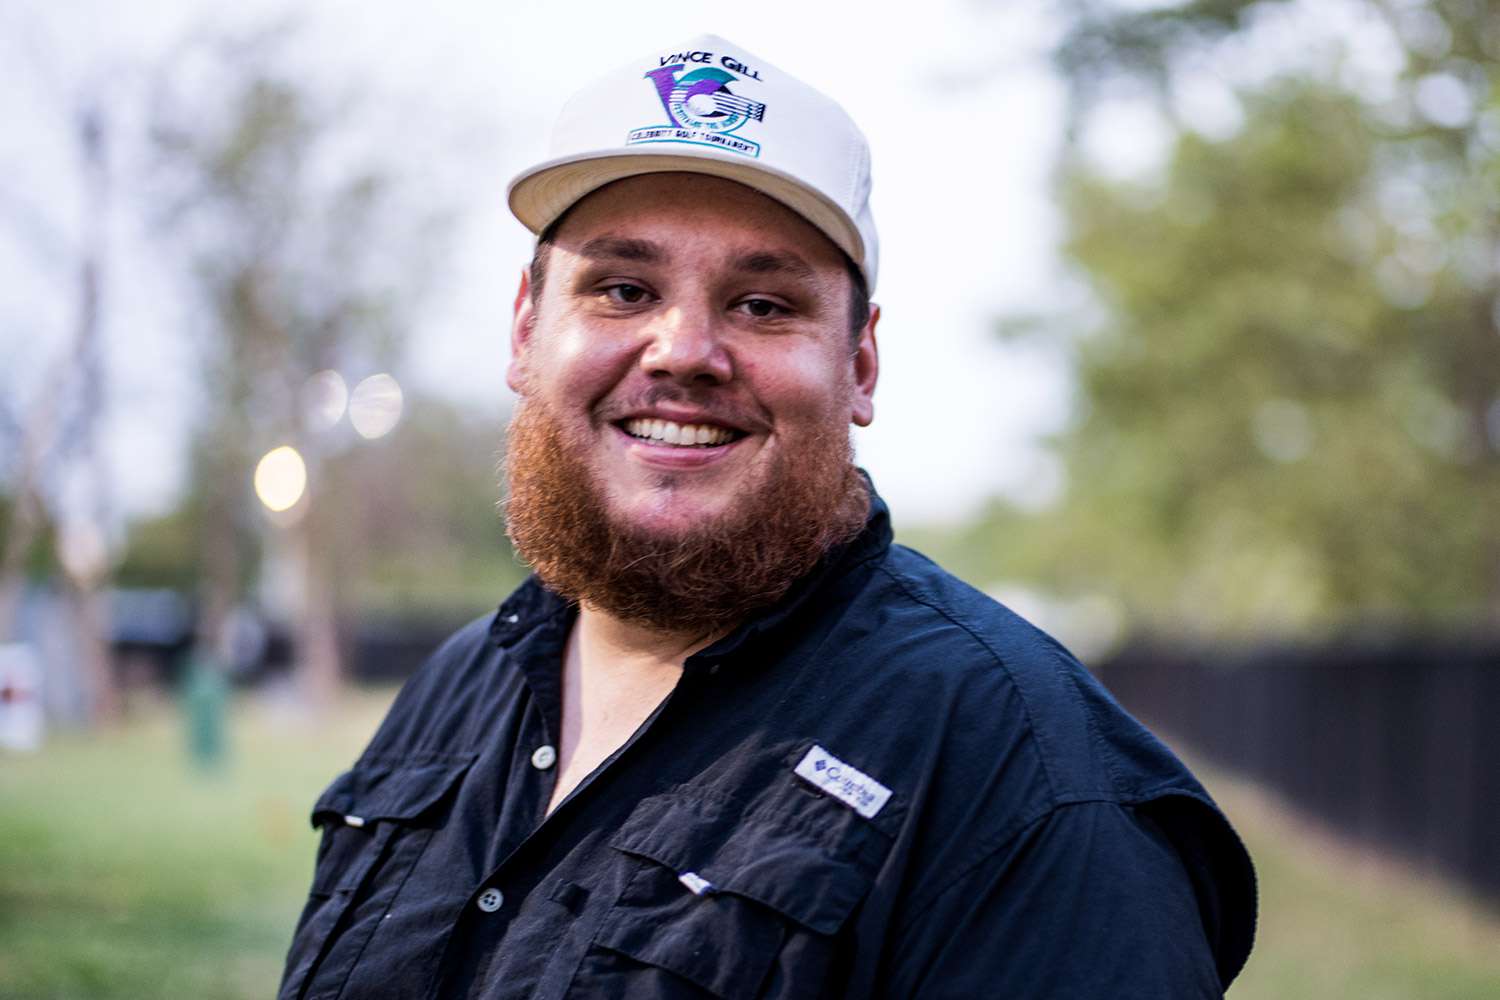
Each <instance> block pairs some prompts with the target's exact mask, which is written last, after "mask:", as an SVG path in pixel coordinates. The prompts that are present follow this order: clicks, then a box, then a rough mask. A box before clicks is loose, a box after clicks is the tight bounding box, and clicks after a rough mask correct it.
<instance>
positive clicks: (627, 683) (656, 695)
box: [547, 604, 724, 812]
mask: <svg viewBox="0 0 1500 1000" xmlns="http://www.w3.org/2000/svg"><path fill="white" fill-rule="evenodd" d="M723 634H724V633H723V632H713V633H707V634H696V635H695V634H686V633H678V632H661V631H657V630H655V629H649V628H643V627H642V626H639V625H634V624H631V623H629V622H623V621H621V620H620V619H618V618H615V617H613V616H611V615H609V614H606V613H605V612H603V611H600V610H599V609H597V608H591V607H589V606H588V605H587V604H584V605H582V606H580V607H579V609H578V620H577V621H576V622H575V623H574V625H573V632H572V634H571V635H569V636H568V642H567V646H566V648H565V650H564V653H563V663H562V674H563V676H562V682H563V683H562V688H563V692H562V732H561V733H560V734H559V737H560V738H559V743H558V776H557V783H556V785H555V786H554V789H553V793H552V798H551V801H550V802H549V803H548V806H547V809H548V811H549V812H550V811H551V810H553V809H555V808H557V804H558V803H559V802H561V801H562V800H563V799H564V798H565V797H566V796H567V795H568V793H569V792H571V791H572V790H573V789H574V788H575V787H577V785H578V783H579V782H581V781H582V780H583V779H584V778H585V777H586V776H587V775H588V774H589V773H590V772H592V771H593V770H594V769H595V768H596V767H598V765H599V764H600V763H601V762H602V761H604V759H605V758H607V757H608V756H609V755H610V754H612V753H614V752H615V750H617V749H618V748H619V747H620V746H621V745H622V744H624V743H625V741H626V740H628V739H629V738H630V735H631V734H632V733H634V732H635V731H636V729H638V728H640V725H641V723H643V722H645V721H646V719H647V718H648V717H649V716H650V715H651V713H652V712H654V711H655V710H656V708H657V706H658V705H660V704H661V703H662V700H663V699H664V698H666V697H667V695H669V694H671V693H672V689H673V688H674V687H676V686H677V681H678V680H679V679H680V678H681V677H682V666H683V663H684V661H686V660H687V658H688V657H689V656H691V655H693V654H694V653H696V652H697V651H698V650H700V649H702V648H703V647H705V646H707V645H708V644H709V643H710V642H713V641H714V640H715V639H717V638H719V636H720V635H723Z"/></svg>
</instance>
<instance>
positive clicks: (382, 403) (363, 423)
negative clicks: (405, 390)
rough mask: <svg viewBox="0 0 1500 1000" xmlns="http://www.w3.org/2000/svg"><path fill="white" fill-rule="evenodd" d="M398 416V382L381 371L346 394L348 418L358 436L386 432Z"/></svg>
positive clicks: (376, 436)
mask: <svg viewBox="0 0 1500 1000" xmlns="http://www.w3.org/2000/svg"><path fill="white" fill-rule="evenodd" d="M400 419H401V386H400V385H399V384H397V382H396V380H395V379H394V378H392V377H391V376H390V375H387V374H385V373H384V372H382V373H380V374H379V375H371V376H370V377H369V378H367V379H365V380H364V381H362V382H360V383H359V385H357V386H355V387H354V393H353V394H352V395H351V396H350V398H349V422H350V423H351V424H353V425H354V429H355V430H356V431H357V432H358V433H359V435H360V437H364V438H369V439H370V440H372V441H373V440H374V439H375V438H378V437H384V436H385V435H386V434H389V433H390V432H391V430H392V428H394V427H395V426H396V424H397V422H398V421H400Z"/></svg>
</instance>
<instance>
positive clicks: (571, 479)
mask: <svg viewBox="0 0 1500 1000" xmlns="http://www.w3.org/2000/svg"><path fill="white" fill-rule="evenodd" d="M839 430H840V431H841V433H835V432H832V431H828V432H820V433H818V434H816V435H813V436H811V437H809V438H808V439H806V440H804V441H801V442H799V445H798V447H797V448H796V449H782V453H781V454H780V455H779V456H778V458H777V460H776V466H775V468H774V469H773V470H772V474H771V475H770V477H769V478H768V479H767V480H766V481H765V483H764V485H763V486H762V487H761V488H760V489H759V490H758V491H756V492H754V493H747V494H745V495H743V496H741V498H740V500H739V502H738V503H737V504H736V505H735V506H734V508H733V509H731V510H730V511H728V512H726V513H725V514H724V515H723V516H721V517H719V518H716V519H715V520H714V521H712V522H710V523H707V524H704V525H702V526H700V527H698V528H695V529H694V530H693V531H691V532H689V533H684V534H682V535H680V536H676V537H671V538H663V537H660V536H652V535H649V534H647V533H645V532H642V531H640V530H637V529H634V528H632V527H631V526H630V525H622V524H616V523H614V522H613V521H612V520H611V518H610V514H609V510H608V506H607V503H606V501H605V497H604V493H603V491H602V490H601V489H600V487H599V485H598V484H597V483H595V482H594V481H593V478H592V476H591V475H590V473H589V471H588V469H587V468H586V467H585V466H584V464H583V463H582V462H581V461H579V460H578V458H577V456H576V454H575V453H574V451H573V450H572V449H570V448H569V447H568V444H567V441H566V440H565V439H564V435H563V432H562V429H561V427H560V426H559V424H558V422H557V421H556V420H555V419H554V418H553V417H552V415H551V414H550V413H548V412H547V411H546V410H545V408H544V407H542V406H541V405H539V404H536V403H532V402H528V401H526V400H524V399H523V400H522V401H521V402H520V403H519V404H518V405H517V408H516V413H515V417H514V418H513V419H512V420H511V426H510V437H509V444H508V448H507V459H506V465H507V471H508V477H509V497H508V499H507V502H506V527H507V529H508V530H509V532H510V537H511V540H512V541H513V542H514V543H515V545H516V549H517V551H519V552H520V554H521V556H522V558H524V559H525V560H526V561H527V562H529V563H530V564H531V566H532V568H533V569H534V570H535V571H536V574H537V576H538V577H539V578H540V579H541V581H542V583H544V584H545V585H546V586H547V587H548V588H549V589H551V590H553V591H555V592H557V593H558V594H560V595H562V596H563V597H565V598H567V599H568V600H571V601H580V602H583V603H585V604H588V605H589V606H590V607H593V608H597V609H599V610H601V611H604V612H606V613H608V614H610V615H612V616H613V617H615V618H618V619H620V620H622V621H626V622H630V623H632V624H636V625H642V626H645V627H647V628H651V629H655V630H658V631H662V632H674V633H684V634H693V635H708V634H712V633H717V632H722V631H725V630H727V629H729V628H731V627H733V626H734V625H736V624H738V623H739V622H741V621H743V620H744V619H745V618H746V617H747V616H748V615H749V614H750V613H751V612H753V611H756V610H758V609H760V608H763V607H766V606H768V605H771V604H774V603H775V602H776V601H777V600H779V599H780V598H781V596H782V595H783V594H785V593H786V592H787V590H788V589H789V588H790V587H791V585H792V584H793V583H794V582H796V580H797V579H798V578H799V577H801V576H802V575H804V574H805V573H807V572H808V571H810V570H811V569H812V568H813V567H814V566H816V565H817V563H818V560H820V559H821V558H822V557H823V556H824V555H825V554H826V553H827V552H828V551H829V550H830V549H832V548H834V547H835V546H838V545H841V544H843V543H845V542H848V541H850V540H851V539H853V538H854V536H855V535H857V534H859V531H860V529H861V528H862V527H863V526H864V522H865V517H866V515H867V513H868V510H869V503H870V497H869V490H868V488H867V487H866V485H865V480H864V477H862V476H861V475H860V474H859V473H858V471H856V469H855V467H854V461H853V451H852V449H851V447H850V444H849V434H848V430H847V428H840V429H839ZM793 450H795V451H796V459H795V464H794V463H793V461H792V459H791V457H790V455H789V454H788V453H789V452H791V451H793Z"/></svg>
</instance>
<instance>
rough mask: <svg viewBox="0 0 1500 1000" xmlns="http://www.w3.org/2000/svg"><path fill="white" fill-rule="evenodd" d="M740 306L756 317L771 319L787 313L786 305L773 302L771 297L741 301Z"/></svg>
mask: <svg viewBox="0 0 1500 1000" xmlns="http://www.w3.org/2000/svg"><path fill="white" fill-rule="evenodd" d="M740 308H741V309H743V310H745V312H747V313H749V314H750V315H751V316H754V317H755V318H756V319H770V318H771V317H773V316H780V315H783V314H784V313H786V311H787V309H786V307H785V306H782V305H779V304H777V303H775V302H772V301H771V300H770V299H746V300H745V301H743V302H741V303H740Z"/></svg>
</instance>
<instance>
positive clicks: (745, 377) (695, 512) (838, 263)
mask: <svg viewBox="0 0 1500 1000" xmlns="http://www.w3.org/2000/svg"><path fill="white" fill-rule="evenodd" d="M547 253H548V254H549V256H548V259H547V263H546V279H545V281H544V282H543V287H542V288H541V289H540V291H539V292H538V293H536V294H532V291H531V290H530V289H529V288H528V287H527V285H526V283H525V282H524V281H523V285H522V289H521V292H520V294H519V295H518V296H517V302H516V313H515V324H514V329H513V334H512V339H513V345H512V346H513V352H514V357H513V361H512V365H511V369H510V372H509V382H510V385H511V387H512V388H514V389H515V390H516V391H517V392H518V393H520V395H521V396H522V409H523V410H524V409H526V408H528V407H534V408H537V409H538V410H539V411H540V412H541V413H542V414H544V415H545V417H546V418H547V419H548V420H549V421H550V423H551V425H552V427H553V430H554V431H555V434H556V436H557V439H558V443H559V445H560V446H561V448H563V449H564V450H565V451H566V452H567V454H568V456H569V458H570V459H573V460H575V461H576V463H577V465H578V467H579V469H580V470H581V471H583V472H584V473H585V474H586V475H587V478H588V479H589V480H590V484H591V486H592V488H593V490H594V491H595V492H596V493H597V494H598V496H599V497H600V499H601V502H602V506H603V508H604V511H605V513H606V515H607V517H608V518H609V519H610V520H611V521H612V522H613V523H615V524H616V525H617V526H619V527H621V528H624V529H627V530H629V531H631V532H633V533H635V534H637V535H642V536H648V537H652V538H656V539H659V540H661V541H668V540H671V539H675V538H682V537H687V536H690V535H692V534H694V533H695V532H702V531H704V530H719V529H725V528H732V527H733V526H734V525H735V523H736V522H737V521H738V520H740V519H741V518H742V517H743V516H745V515H746V514H747V513H748V512H749V511H751V510H753V509H754V498H756V497H762V498H763V497H765V496H766V495H767V493H768V491H776V490H778V489H781V488H783V487H785V486H786V485H787V484H788V477H791V478H792V479H796V478H797V477H800V476H804V475H818V474H819V473H818V472H817V471H815V470H814V468H813V466H816V465H817V464H818V463H819V462H823V463H824V464H827V462H828V456H829V454H830V449H834V450H835V451H836V454H837V456H838V457H839V460H840V461H841V462H842V463H843V464H844V465H847V463H848V458H847V456H848V427H849V424H850V423H851V422H852V423H856V424H860V425H864V424H867V423H869V422H870V419H871V416H872V404H871V395H872V393H873V391H874V387H875V380H876V374H877V361H876V351H875V340H874V326H875V318H877V317H878V314H876V317H872V318H871V320H870V321H869V322H867V323H866V324H865V325H864V327H863V328H862V329H861V330H860V331H859V332H858V334H857V335H854V336H851V330H850V320H849V302H850V293H849V282H850V278H849V275H848V273H847V272H846V269H845V262H844V259H843V257H842V255H841V254H840V252H839V251H838V250H837V249H836V248H835V247H834V246H833V244H832V243H831V242H829V240H828V239H827V238H826V237H824V236H823V234H822V233H820V232H819V231H818V230H817V229H815V228H814V227H813V226H811V225H810V224H808V223H807V222H806V221H804V220H803V219H802V218H801V217H800V216H798V215H796V214H795V213H793V212H792V211H790V210H789V209H787V208H785V207H784V206H782V205H781V204H780V203H778V202H776V201H774V200H772V199H770V198H768V197H766V196H764V195H762V194H760V193H759V192H756V191H753V190H752V189H750V188H747V187H744V186H743V185H740V184H736V183H733V182H731V181H726V180H722V179H719V178H714V177H707V176H703V175H699V174H681V173H670V174H647V175H643V176H638V177H633V178H629V179H627V180H623V181H618V182H615V183H613V184H610V185H608V186H607V187H605V188H602V189H601V190H599V191H597V192H595V193H593V194H591V195H589V196H588V197H586V198H585V199H583V200H582V201H581V202H580V203H579V204H578V205H576V206H575V207H574V208H573V209H572V211H571V212H569V214H568V215H567V216H566V218H565V219H564V220H563V222H562V224H561V225H560V226H559V227H558V229H557V232H556V234H555V237H554V240H553V244H552V246H551V247H550V249H549V250H548V251H547ZM827 502H828V504H829V505H830V506H835V505H836V504H837V502H838V498H836V497H829V498H828V501H827ZM804 513H805V514H807V515H810V516H812V517H813V518H814V519H816V516H817V515H816V512H812V511H809V512H804Z"/></svg>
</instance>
